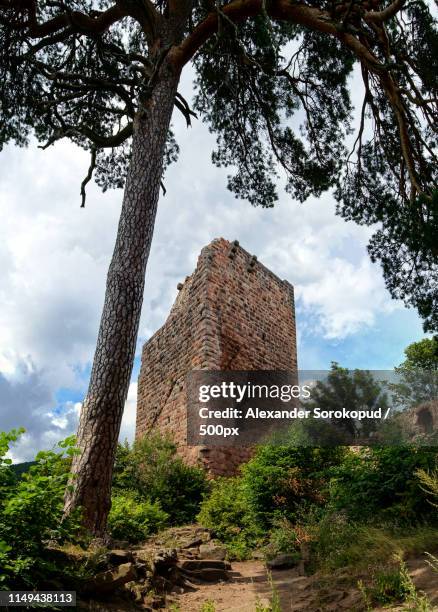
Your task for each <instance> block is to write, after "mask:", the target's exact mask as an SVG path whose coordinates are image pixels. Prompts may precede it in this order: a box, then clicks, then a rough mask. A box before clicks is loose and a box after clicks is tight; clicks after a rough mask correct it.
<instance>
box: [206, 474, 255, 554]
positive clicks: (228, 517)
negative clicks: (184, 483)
mask: <svg viewBox="0 0 438 612" xmlns="http://www.w3.org/2000/svg"><path fill="white" fill-rule="evenodd" d="M242 484H243V481H242V479H241V478H239V477H234V478H218V479H217V480H215V481H214V482H213V484H212V490H211V493H210V496H209V497H208V498H206V499H205V500H204V502H203V503H202V506H201V511H200V513H199V515H198V521H199V522H200V523H201V525H203V526H204V527H209V528H211V529H213V530H214V532H215V535H216V536H217V537H218V538H219V539H220V540H221V541H222V542H223V543H224V544H225V545H226V547H227V549H228V555H229V557H230V558H232V559H245V558H247V557H248V556H249V554H250V552H251V550H252V549H253V548H255V547H256V546H257V544H258V543H259V541H260V539H261V537H262V536H263V532H262V531H261V529H260V528H259V527H258V526H257V523H256V521H255V516H254V513H253V512H252V510H251V506H250V505H249V503H248V499H247V497H246V494H245V490H244V488H243V486H242Z"/></svg>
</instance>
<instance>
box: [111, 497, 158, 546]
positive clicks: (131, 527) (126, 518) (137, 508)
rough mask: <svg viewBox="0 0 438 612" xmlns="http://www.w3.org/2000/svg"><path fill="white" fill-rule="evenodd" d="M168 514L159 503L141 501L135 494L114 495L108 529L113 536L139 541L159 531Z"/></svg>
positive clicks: (134, 541) (119, 538)
mask: <svg viewBox="0 0 438 612" xmlns="http://www.w3.org/2000/svg"><path fill="white" fill-rule="evenodd" d="M168 518H169V517H168V515H167V514H166V512H164V510H162V509H161V507H160V505H159V504H158V503H152V502H150V501H148V500H146V501H139V500H138V499H136V498H135V497H134V495H132V494H131V495H130V494H129V493H128V494H125V495H121V494H119V495H113V497H112V500H111V510H110V513H109V516H108V529H109V532H110V533H111V535H112V536H113V538H116V539H118V540H128V541H129V542H133V543H137V542H141V541H142V540H145V539H146V538H147V537H148V536H149V535H151V534H152V533H156V532H157V531H159V530H160V529H161V528H162V527H164V525H165V524H166V523H167V521H168Z"/></svg>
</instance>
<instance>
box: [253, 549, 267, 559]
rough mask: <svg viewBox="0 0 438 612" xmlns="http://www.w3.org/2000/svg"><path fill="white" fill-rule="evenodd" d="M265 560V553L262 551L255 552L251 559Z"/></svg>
mask: <svg viewBox="0 0 438 612" xmlns="http://www.w3.org/2000/svg"><path fill="white" fill-rule="evenodd" d="M264 558H265V553H264V552H263V551H262V550H253V552H252V555H251V559H257V560H258V559H260V560H262V561H263V559H264Z"/></svg>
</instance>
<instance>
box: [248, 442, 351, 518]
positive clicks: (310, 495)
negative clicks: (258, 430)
mask: <svg viewBox="0 0 438 612" xmlns="http://www.w3.org/2000/svg"><path fill="white" fill-rule="evenodd" d="M345 453H346V450H345V449H344V448H342V447H335V448H310V447H293V446H274V445H267V446H260V447H259V448H258V449H257V452H256V454H255V456H254V457H253V459H251V461H249V463H247V464H246V465H245V466H243V468H242V474H243V487H244V488H245V491H246V495H247V498H248V502H249V504H250V505H251V508H252V509H253V511H254V512H255V513H256V515H257V519H258V520H259V521H260V523H261V524H262V525H264V526H265V527H269V526H270V525H272V524H273V522H274V521H275V520H276V519H278V518H281V517H286V518H288V519H289V520H291V521H293V522H295V520H296V519H297V518H299V517H300V516H301V515H302V514H304V513H306V512H308V510H309V508H311V507H312V506H314V505H317V506H321V505H324V504H325V503H326V502H327V498H328V490H329V478H330V469H331V468H332V466H335V465H339V463H340V462H341V461H342V460H343V457H344V455H345Z"/></svg>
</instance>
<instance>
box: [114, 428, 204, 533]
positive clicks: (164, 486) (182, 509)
mask: <svg viewBox="0 0 438 612" xmlns="http://www.w3.org/2000/svg"><path fill="white" fill-rule="evenodd" d="M113 488H114V491H115V493H125V492H126V491H131V492H133V493H134V494H135V496H136V498H137V499H139V500H140V501H141V500H150V501H151V502H153V503H155V502H157V503H159V504H160V507H161V508H162V510H164V512H166V514H167V515H168V517H169V518H168V520H169V523H170V524H172V525H183V524H184V523H190V522H192V521H193V520H194V519H195V517H196V515H197V514H198V512H199V508H200V504H201V501H202V498H203V496H204V494H205V493H206V491H207V488H208V483H207V479H206V476H205V472H204V470H202V469H201V468H198V467H192V466H188V465H186V464H185V463H184V462H183V461H182V459H181V458H180V457H178V455H177V454H176V446H175V444H173V442H172V441H171V440H169V438H166V437H162V436H161V435H159V434H152V435H149V436H145V437H143V438H142V439H141V440H139V441H136V442H135V443H134V445H133V446H132V448H131V447H130V446H129V444H128V443H127V442H126V443H125V444H124V445H119V447H118V450H117V456H116V463H115V467H114V478H113Z"/></svg>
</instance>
